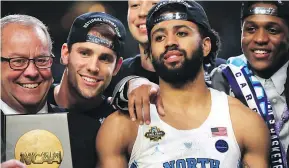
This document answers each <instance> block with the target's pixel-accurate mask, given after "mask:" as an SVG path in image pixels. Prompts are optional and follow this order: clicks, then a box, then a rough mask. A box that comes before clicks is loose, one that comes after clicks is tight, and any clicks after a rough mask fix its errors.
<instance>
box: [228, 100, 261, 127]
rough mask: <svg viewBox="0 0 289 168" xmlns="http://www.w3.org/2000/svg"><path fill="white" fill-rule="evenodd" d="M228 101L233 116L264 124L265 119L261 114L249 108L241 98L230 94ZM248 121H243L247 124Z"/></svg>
mask: <svg viewBox="0 0 289 168" xmlns="http://www.w3.org/2000/svg"><path fill="white" fill-rule="evenodd" d="M228 102H229V108H230V114H231V116H232V117H233V118H237V119H238V120H243V121H244V119H245V120H246V121H248V122H252V123H250V124H262V125H263V123H264V120H263V119H262V118H261V116H260V115H259V114H258V113H257V112H254V111H252V110H251V109H249V108H248V107H247V106H245V105H244V104H243V103H242V102H241V101H240V100H238V99H236V98H233V97H231V96H228ZM246 123H247V122H245V123H243V124H246Z"/></svg>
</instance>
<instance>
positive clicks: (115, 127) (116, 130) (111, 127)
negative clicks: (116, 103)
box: [96, 111, 138, 151]
mask: <svg viewBox="0 0 289 168" xmlns="http://www.w3.org/2000/svg"><path fill="white" fill-rule="evenodd" d="M137 130H138V122H133V121H131V119H130V118H129V116H128V115H125V114H123V113H121V112H119V111H115V112H113V113H112V114H111V115H109V116H108V117H107V118H106V119H105V120H104V122H103V124H102V125H101V127H100V130H99V132H98V134H97V140H96V143H97V146H98V148H99V149H100V151H102V150H109V148H107V147H106V149H104V148H103V147H102V146H103V145H104V144H110V148H115V149H116V150H122V151H123V150H125V149H128V147H129V146H130V145H131V144H133V143H134V140H135V138H136V136H137Z"/></svg>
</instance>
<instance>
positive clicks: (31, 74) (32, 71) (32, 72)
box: [23, 60, 39, 79]
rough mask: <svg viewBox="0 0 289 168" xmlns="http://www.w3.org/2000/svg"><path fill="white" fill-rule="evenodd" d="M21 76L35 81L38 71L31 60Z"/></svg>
mask: <svg viewBox="0 0 289 168" xmlns="http://www.w3.org/2000/svg"><path fill="white" fill-rule="evenodd" d="M31 61H32V62H31ZM23 75H24V76H25V77H27V78H30V79H36V78H37V77H38V76H39V69H38V68H37V67H36V65H35V64H34V63H33V60H30V62H29V65H28V67H27V68H26V69H25V70H24V72H23Z"/></svg>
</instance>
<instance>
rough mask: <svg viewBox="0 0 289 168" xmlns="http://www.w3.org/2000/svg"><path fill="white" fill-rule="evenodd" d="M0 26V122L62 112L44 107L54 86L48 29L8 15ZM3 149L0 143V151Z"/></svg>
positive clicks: (10, 164) (8, 167) (13, 163)
mask: <svg viewBox="0 0 289 168" xmlns="http://www.w3.org/2000/svg"><path fill="white" fill-rule="evenodd" d="M0 22H1V42H2V43H1V119H3V118H4V117H3V115H14V114H36V113H53V112H60V111H62V110H61V109H59V108H57V107H55V106H52V105H50V104H49V103H47V93H48V90H49V88H50V86H51V84H52V82H53V77H52V73H51V66H52V63H53V58H54V55H53V54H52V41H51V38H50V35H49V33H48V31H47V27H46V26H45V25H44V24H43V23H42V22H41V21H40V20H38V19H37V18H35V17H31V16H27V15H9V16H6V17H3V18H1V21H0ZM2 123H3V121H2V120H1V124H2ZM1 133H2V132H1ZM1 138H2V136H1ZM1 140H2V139H1ZM3 145H4V144H3V143H1V148H2V149H4V146H3ZM3 156H4V155H1V158H2V157H3ZM1 160H3V158H2V159H1ZM0 167H2V168H16V167H17V168H19V167H21V168H22V167H25V166H24V165H23V164H22V163H21V162H19V161H17V160H9V161H6V162H4V163H2V164H1V165H0Z"/></svg>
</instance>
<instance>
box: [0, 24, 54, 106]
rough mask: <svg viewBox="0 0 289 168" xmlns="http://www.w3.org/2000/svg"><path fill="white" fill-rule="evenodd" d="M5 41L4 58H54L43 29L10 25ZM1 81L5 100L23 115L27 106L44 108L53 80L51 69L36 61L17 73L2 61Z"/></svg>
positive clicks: (3, 30)
mask: <svg viewBox="0 0 289 168" xmlns="http://www.w3.org/2000/svg"><path fill="white" fill-rule="evenodd" d="M1 40H2V44H1V48H2V50H1V57H5V58H16V57H25V58H30V59H33V58H36V57H38V56H50V55H51V53H50V50H49V45H48V41H47V39H46V36H45V33H44V32H43V31H42V30H41V29H40V28H39V27H34V26H27V25H21V24H16V23H10V24H8V25H6V26H5V27H4V28H3V29H2V39H1ZM1 81H2V82H1V91H2V93H1V99H2V100H3V101H4V102H5V103H7V104H8V105H9V106H10V107H12V108H14V109H15V110H18V111H20V112H23V111H22V110H24V109H26V108H27V107H36V108H37V106H39V108H42V106H43V105H44V103H45V102H46V95H47V92H48V90H49V88H50V85H51V84H52V82H53V78H52V73H51V69H50V68H47V69H38V68H37V67H36V66H35V65H34V63H33V62H32V61H30V63H29V66H28V67H27V68H26V69H24V70H13V69H11V68H10V66H9V62H6V61H5V62H4V61H2V62H1ZM39 108H38V109H39Z"/></svg>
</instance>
